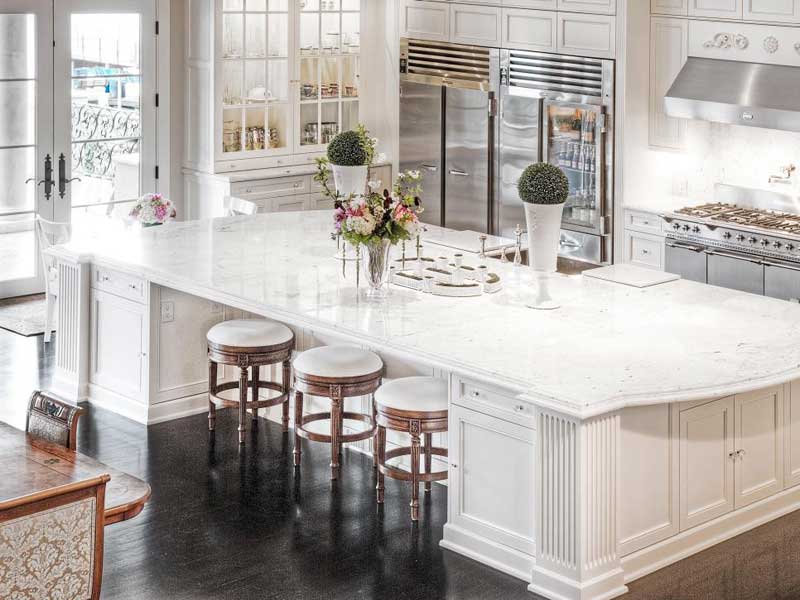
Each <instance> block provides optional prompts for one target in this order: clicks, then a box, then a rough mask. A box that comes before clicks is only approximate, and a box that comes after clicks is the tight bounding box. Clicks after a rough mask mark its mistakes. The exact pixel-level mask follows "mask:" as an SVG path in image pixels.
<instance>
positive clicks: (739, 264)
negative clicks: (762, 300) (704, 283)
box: [705, 248, 764, 296]
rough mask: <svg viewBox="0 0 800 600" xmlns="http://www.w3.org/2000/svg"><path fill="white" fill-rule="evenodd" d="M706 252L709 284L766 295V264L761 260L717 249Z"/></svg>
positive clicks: (756, 257)
mask: <svg viewBox="0 0 800 600" xmlns="http://www.w3.org/2000/svg"><path fill="white" fill-rule="evenodd" d="M705 252H706V255H707V257H708V283H709V284H711V285H716V286H719V287H724V288H730V289H732V290H739V291H741V292H749V293H751V294H759V295H762V296H763V295H764V263H763V261H762V259H761V258H759V257H758V256H753V255H749V254H743V253H741V252H734V251H731V250H719V249H717V248H709V249H707V250H706V251H705Z"/></svg>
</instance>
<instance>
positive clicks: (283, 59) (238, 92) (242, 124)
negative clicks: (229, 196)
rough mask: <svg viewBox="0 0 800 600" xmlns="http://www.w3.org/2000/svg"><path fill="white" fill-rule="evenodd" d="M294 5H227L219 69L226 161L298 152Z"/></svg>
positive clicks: (283, 0)
mask: <svg viewBox="0 0 800 600" xmlns="http://www.w3.org/2000/svg"><path fill="white" fill-rule="evenodd" d="M289 2H290V0H223V1H222V14H221V19H220V30H221V31H220V44H221V46H220V47H218V57H217V60H218V62H217V66H218V69H219V72H220V74H219V86H220V95H221V103H222V110H221V117H220V118H221V119H222V124H221V131H222V135H221V147H220V149H219V151H220V152H221V155H222V158H224V159H233V158H253V157H259V156H264V155H270V154H280V153H287V152H290V151H291V149H292V146H293V140H292V139H291V128H290V124H291V122H292V119H291V114H292V111H291V102H292V99H291V97H290V93H289V60H290V47H289V44H290V40H289V31H290V27H289V22H290V19H289ZM218 114H219V111H218Z"/></svg>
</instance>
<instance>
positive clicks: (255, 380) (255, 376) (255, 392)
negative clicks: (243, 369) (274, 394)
mask: <svg viewBox="0 0 800 600" xmlns="http://www.w3.org/2000/svg"><path fill="white" fill-rule="evenodd" d="M252 370H253V381H251V382H250V387H251V388H252V390H253V391H252V392H251V394H252V399H253V402H258V380H259V377H260V375H261V369H260V368H259V367H258V366H255V365H254V366H253V367H252ZM252 410H253V422H254V423H255V421H256V420H257V419H258V406H253V409H252Z"/></svg>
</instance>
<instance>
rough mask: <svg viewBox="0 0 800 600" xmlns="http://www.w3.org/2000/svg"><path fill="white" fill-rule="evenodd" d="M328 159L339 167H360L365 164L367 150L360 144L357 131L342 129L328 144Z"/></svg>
mask: <svg viewBox="0 0 800 600" xmlns="http://www.w3.org/2000/svg"><path fill="white" fill-rule="evenodd" d="M328 160H329V161H330V162H331V164H333V165H338V166H340V167H360V166H362V165H365V164H367V151H366V150H365V149H364V146H362V145H361V137H360V136H359V135H358V132H357V131H343V132H342V133H340V134H339V135H337V136H336V137H335V138H333V139H332V140H331V142H330V144H328Z"/></svg>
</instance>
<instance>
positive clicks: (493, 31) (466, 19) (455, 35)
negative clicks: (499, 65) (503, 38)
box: [450, 4, 500, 47]
mask: <svg viewBox="0 0 800 600" xmlns="http://www.w3.org/2000/svg"><path fill="white" fill-rule="evenodd" d="M450 40H451V41H452V42H455V43H457V44H472V45H476V46H494V47H497V46H499V45H500V8H499V7H495V6H479V5H477V4H452V5H451V6H450Z"/></svg>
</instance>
